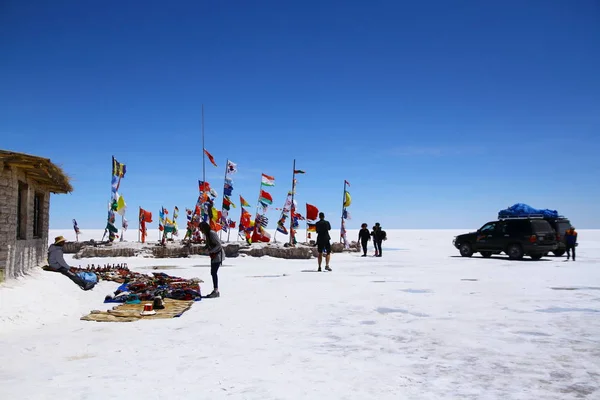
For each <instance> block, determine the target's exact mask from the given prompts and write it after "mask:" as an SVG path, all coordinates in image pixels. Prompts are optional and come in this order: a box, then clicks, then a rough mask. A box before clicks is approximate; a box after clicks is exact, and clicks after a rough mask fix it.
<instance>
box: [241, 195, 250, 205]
mask: <svg viewBox="0 0 600 400" xmlns="http://www.w3.org/2000/svg"><path fill="white" fill-rule="evenodd" d="M240 204H241V206H242V207H250V204H248V202H247V201H246V200H244V198H243V197H242V195H241V194H240Z"/></svg>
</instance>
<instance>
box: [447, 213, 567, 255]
mask: <svg viewBox="0 0 600 400" xmlns="http://www.w3.org/2000/svg"><path fill="white" fill-rule="evenodd" d="M452 244H453V245H454V247H456V248H457V249H458V250H459V251H460V255H461V256H463V257H471V256H472V255H473V253H477V252H479V253H481V255H482V256H483V257H485V258H489V257H491V256H492V254H500V253H502V252H505V253H506V254H507V255H508V257H509V258H510V259H511V260H520V259H522V258H523V256H524V255H528V256H529V257H531V258H532V259H533V260H539V259H540V258H542V257H543V256H544V255H545V254H547V253H549V252H551V251H555V250H556V249H557V243H556V233H555V231H554V229H552V226H551V225H550V223H549V222H548V221H546V220H545V219H543V218H529V217H512V218H504V219H499V220H498V221H493V222H488V223H487V224H485V225H483V226H482V227H481V228H480V229H478V230H477V231H476V232H471V233H466V234H464V235H459V236H457V237H455V238H454V240H453V241H452Z"/></svg>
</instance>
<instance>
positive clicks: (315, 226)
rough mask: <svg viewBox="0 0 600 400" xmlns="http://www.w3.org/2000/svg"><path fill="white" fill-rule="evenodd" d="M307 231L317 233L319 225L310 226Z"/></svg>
mask: <svg viewBox="0 0 600 400" xmlns="http://www.w3.org/2000/svg"><path fill="white" fill-rule="evenodd" d="M306 230H307V231H308V232H316V231H317V224H308V227H307V228H306Z"/></svg>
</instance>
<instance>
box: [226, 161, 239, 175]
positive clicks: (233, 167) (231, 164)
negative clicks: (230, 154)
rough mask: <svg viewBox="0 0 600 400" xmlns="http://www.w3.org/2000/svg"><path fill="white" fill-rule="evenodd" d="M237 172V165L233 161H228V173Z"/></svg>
mask: <svg viewBox="0 0 600 400" xmlns="http://www.w3.org/2000/svg"><path fill="white" fill-rule="evenodd" d="M236 172H237V164H236V163H234V162H233V161H227V173H228V174H235V173H236Z"/></svg>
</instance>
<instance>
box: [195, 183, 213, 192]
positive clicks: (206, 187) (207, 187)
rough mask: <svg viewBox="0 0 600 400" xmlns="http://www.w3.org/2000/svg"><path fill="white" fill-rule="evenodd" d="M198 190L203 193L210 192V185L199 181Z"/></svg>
mask: <svg viewBox="0 0 600 400" xmlns="http://www.w3.org/2000/svg"><path fill="white" fill-rule="evenodd" d="M198 190H200V192H201V193H204V192H210V184H209V183H208V182H204V181H198Z"/></svg>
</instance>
